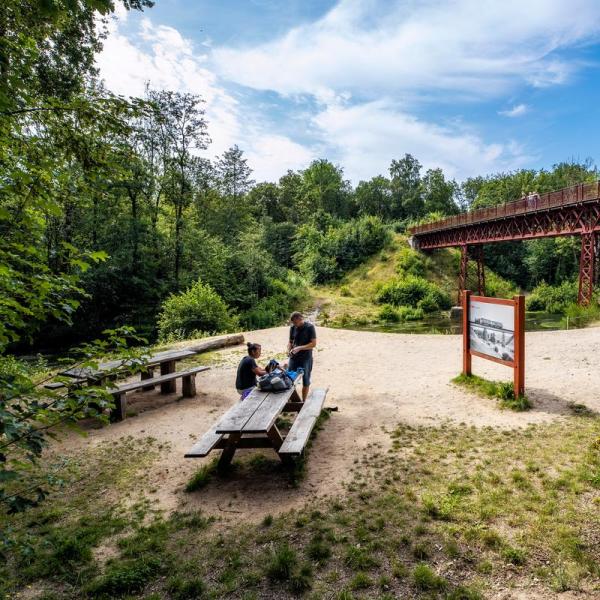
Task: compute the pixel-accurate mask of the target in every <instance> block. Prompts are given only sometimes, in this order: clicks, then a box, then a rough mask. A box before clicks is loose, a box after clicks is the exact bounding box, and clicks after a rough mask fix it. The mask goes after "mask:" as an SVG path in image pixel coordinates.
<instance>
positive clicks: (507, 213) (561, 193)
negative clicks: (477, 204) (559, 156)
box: [410, 181, 600, 237]
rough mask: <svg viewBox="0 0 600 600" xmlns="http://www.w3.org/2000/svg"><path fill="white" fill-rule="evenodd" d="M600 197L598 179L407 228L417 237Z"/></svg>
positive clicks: (599, 182)
mask: <svg viewBox="0 0 600 600" xmlns="http://www.w3.org/2000/svg"><path fill="white" fill-rule="evenodd" d="M599 198H600V181H596V182H594V183H582V184H579V185H574V186H572V187H568V188H564V189H562V190H558V191H556V192H548V193H546V194H539V195H536V196H535V197H534V198H531V199H529V198H522V199H520V200H516V201H514V202H507V203H506V204H499V205H498V206H491V207H489V208H480V209H477V210H473V211H471V212H468V213H463V214H460V215H455V216H453V217H448V218H447V219H443V220H441V221H435V222H433V223H425V224H423V225H419V226H417V227H412V228H410V233H411V234H412V235H414V236H417V237H418V236H419V235H420V234H428V233H432V232H435V231H443V230H447V229H455V228H459V227H465V226H469V225H473V224H477V223H483V222H486V221H487V222H489V221H499V220H502V219H506V218H511V217H515V216H519V215H526V214H531V213H536V212H539V211H544V210H551V209H555V208H560V207H562V206H567V205H572V204H581V203H584V202H590V201H593V200H598V199H599Z"/></svg>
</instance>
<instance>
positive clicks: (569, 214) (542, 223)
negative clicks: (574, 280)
mask: <svg viewBox="0 0 600 600" xmlns="http://www.w3.org/2000/svg"><path fill="white" fill-rule="evenodd" d="M597 232H600V199H595V200H594V201H591V202H586V203H580V204H570V205H567V206H559V207H557V208H555V209H546V210H543V211H537V212H536V211H533V212H528V213H522V214H517V215H514V216H510V217H503V218H501V219H497V220H488V221H481V222H476V223H469V224H466V225H462V226H457V227H448V228H447V229H438V230H436V231H430V232H423V233H418V232H415V233H414V240H415V242H416V246H417V247H418V248H419V249H421V250H433V249H435V248H448V247H457V246H458V247H459V248H460V249H461V269H460V277H459V292H461V291H462V290H464V289H466V277H467V272H468V271H467V268H468V260H469V257H468V251H469V249H468V247H469V246H470V245H474V246H476V254H475V257H476V258H477V261H478V262H477V267H478V268H477V276H478V287H479V293H480V294H481V295H483V294H485V273H484V270H483V249H482V248H481V244H484V243H485V244H489V243H494V242H506V241H521V240H530V239H536V238H543V237H556V236H560V235H581V258H580V264H579V303H580V304H582V305H587V304H589V303H590V301H591V299H592V293H593V289H594V278H595V272H597V269H596V259H597V257H598V254H599V253H598V251H597V249H596V241H597V240H598V238H600V236H597V235H596V233H597Z"/></svg>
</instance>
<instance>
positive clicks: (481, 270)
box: [475, 245, 485, 296]
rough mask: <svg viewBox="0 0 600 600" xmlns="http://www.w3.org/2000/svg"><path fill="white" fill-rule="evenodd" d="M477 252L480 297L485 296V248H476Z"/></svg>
mask: <svg viewBox="0 0 600 600" xmlns="http://www.w3.org/2000/svg"><path fill="white" fill-rule="evenodd" d="M475 252H476V254H475V257H476V260H477V290H478V294H479V295H480V296H485V266H484V262H483V246H482V245H479V246H476V248H475Z"/></svg>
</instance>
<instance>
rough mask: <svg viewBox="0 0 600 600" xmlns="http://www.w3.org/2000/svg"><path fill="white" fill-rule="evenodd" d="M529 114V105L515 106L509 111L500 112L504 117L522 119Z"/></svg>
mask: <svg viewBox="0 0 600 600" xmlns="http://www.w3.org/2000/svg"><path fill="white" fill-rule="evenodd" d="M528 112H529V106H527V104H515V105H514V106H513V107H512V108H509V109H508V110H501V111H499V112H498V114H499V115H502V116H503V117H522V116H523V115H524V114H526V113H528Z"/></svg>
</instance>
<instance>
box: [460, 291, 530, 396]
mask: <svg viewBox="0 0 600 600" xmlns="http://www.w3.org/2000/svg"><path fill="white" fill-rule="evenodd" d="M462 308H463V373H464V374H465V375H471V357H472V356H478V357H480V358H486V359H487V360H492V361H494V362H497V363H501V364H503V365H506V366H507V367H511V368H512V369H513V372H514V389H515V397H519V396H522V395H523V394H524V393H525V297H524V296H515V297H514V298H513V299H512V300H507V299H505V298H487V297H485V296H472V295H471V292H470V291H468V290H467V291H464V292H463V298H462Z"/></svg>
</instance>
